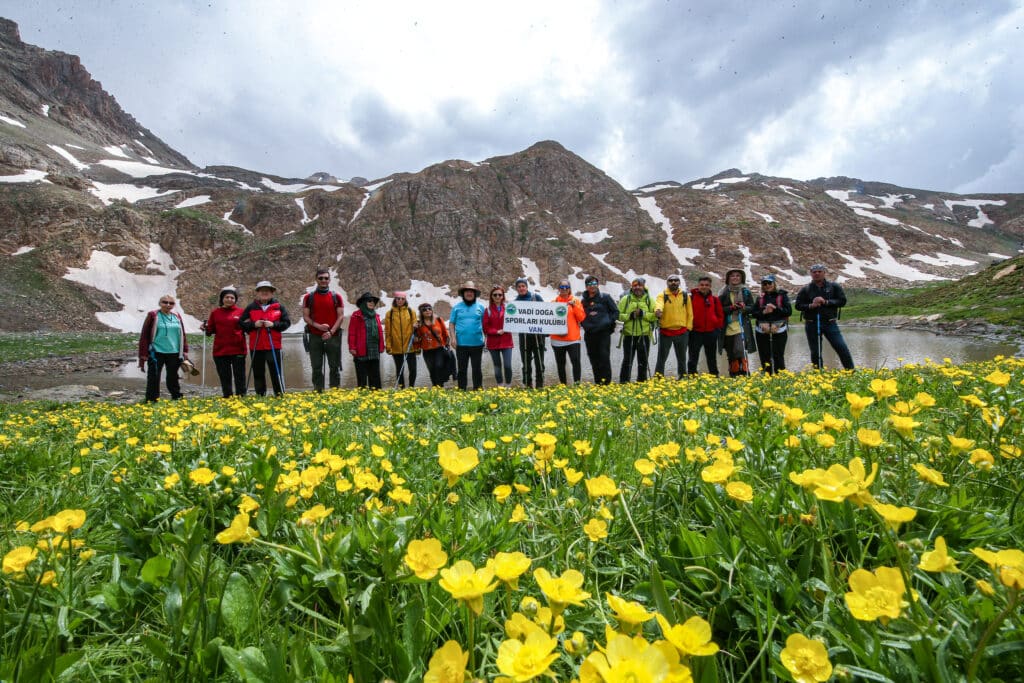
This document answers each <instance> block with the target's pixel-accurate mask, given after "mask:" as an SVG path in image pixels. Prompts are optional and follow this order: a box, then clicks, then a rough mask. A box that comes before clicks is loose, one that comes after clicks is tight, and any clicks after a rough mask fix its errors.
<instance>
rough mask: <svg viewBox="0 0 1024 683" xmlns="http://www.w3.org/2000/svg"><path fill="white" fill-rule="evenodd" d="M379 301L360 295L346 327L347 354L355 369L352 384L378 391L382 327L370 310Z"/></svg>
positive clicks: (375, 298)
mask: <svg viewBox="0 0 1024 683" xmlns="http://www.w3.org/2000/svg"><path fill="white" fill-rule="evenodd" d="M379 303H380V299H379V298H377V297H375V296H374V295H372V294H370V293H369V292H364V293H363V295H362V296H360V297H359V300H358V301H356V311H355V313H353V314H352V320H351V321H350V322H349V324H348V351H349V353H351V354H352V358H353V360H354V361H355V366H356V385H357V386H359V387H368V388H370V389H380V388H381V383H380V354H382V353H384V326H383V325H381V324H380V316H379V315H377V313H376V311H374V309H375V308H376V307H377V304H379Z"/></svg>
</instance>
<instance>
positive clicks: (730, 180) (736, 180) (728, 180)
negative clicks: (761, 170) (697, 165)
mask: <svg viewBox="0 0 1024 683" xmlns="http://www.w3.org/2000/svg"><path fill="white" fill-rule="evenodd" d="M748 180H750V178H748V177H746V176H744V177H742V178H719V179H718V180H716V181H715V182H716V183H728V184H732V183H745V182H747V181H748Z"/></svg>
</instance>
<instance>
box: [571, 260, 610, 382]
mask: <svg viewBox="0 0 1024 683" xmlns="http://www.w3.org/2000/svg"><path fill="white" fill-rule="evenodd" d="M584 283H585V285H586V290H585V291H584V292H583V296H582V297H581V298H580V305H581V306H582V307H583V316H584V317H583V320H582V322H580V327H582V328H583V330H584V333H583V343H584V344H586V346H587V359H588V360H589V361H590V369H591V370H592V371H593V373H594V382H596V383H597V384H611V381H612V332H614V331H615V322H616V321H617V320H618V319H619V307H618V306H617V305H616V304H615V299H613V298H612V297H611V296H609V295H608V294H605V293H604V292H602V291H601V290H600V289H598V285H599V280H598V279H597V277H595V276H593V275H588V276H587V278H586V280H584Z"/></svg>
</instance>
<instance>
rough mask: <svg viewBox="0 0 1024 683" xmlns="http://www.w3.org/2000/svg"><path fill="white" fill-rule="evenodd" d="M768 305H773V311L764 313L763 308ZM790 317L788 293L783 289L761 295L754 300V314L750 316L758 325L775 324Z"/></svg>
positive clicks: (791, 307)
mask: <svg viewBox="0 0 1024 683" xmlns="http://www.w3.org/2000/svg"><path fill="white" fill-rule="evenodd" d="M768 304H775V310H774V311H772V312H771V313H765V311H764V307H765V306H767V305H768ZM791 315H793V306H792V305H790V303H789V293H788V292H786V290H784V289H779V290H778V291H775V292H772V293H771V294H764V293H762V294H761V296H759V297H757V298H756V299H754V312H753V313H752V314H751V316H752V317H754V318H756V319H757V321H758V322H759V323H777V322H779V321H780V320H786V319H787V318H788V317H789V316H791Z"/></svg>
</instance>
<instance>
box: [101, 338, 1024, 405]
mask: <svg viewBox="0 0 1024 683" xmlns="http://www.w3.org/2000/svg"><path fill="white" fill-rule="evenodd" d="M842 331H843V336H844V337H845V338H846V343H847V345H848V346H849V347H850V351H851V353H852V354H853V360H854V363H856V365H857V366H858V367H869V368H883V367H897V366H899V365H901V364H902V365H906V364H908V363H924V362H925V361H926V360H927V359H931V360H932V361H934V362H936V363H941V362H942V360H943V359H944V358H949V359H951V360H952V361H953V362H954V363H966V362H972V361H983V360H990V359H992V358H994V357H995V356H997V355H1004V356H1012V355H1014V354H1016V353H1018V352H1019V349H1018V348H1017V347H1016V346H1013V345H1010V344H1000V343H996V342H991V341H985V340H978V339H972V338H967V337H955V336H949V335H938V334H934V333H932V332H923V331H919V330H898V329H891V328H869V327H850V326H843V327H842ZM618 341H619V336H618V334H616V335H614V336H613V337H612V377H613V379H615V380H617V379H618V376H619V365H620V363H621V361H622V350H621V349H618V348H616V345H617V344H618ZM211 351H212V343H209V344H207V353H208V354H209V353H210V352H211ZM201 355H202V354H201V353H200V348H198V347H197V348H193V352H192V354H191V357H192V358H193V360H194V362H195V363H196V367H201V363H200V357H201ZM580 355H581V358H582V370H583V381H584V382H590V381H592V380H593V374H592V372H591V368H590V363H589V361H588V360H587V353H586V348H581V349H580ZM824 357H825V365H826V366H827V367H832V368H838V367H841V366H840V363H839V361H838V359H837V358H836V355H835V353H834V352H833V351H832V349H831V347H829V345H828V343H827V342H825V344H824ZM656 359H657V347H656V346H654V347H652V348H651V354H650V363H649V364H650V368H651V370H653V369H654V362H655V360H656ZM544 362H545V375H544V376H545V379H544V383H545V384H556V383H557V382H558V374H557V371H556V369H555V358H554V353H552V351H551V347H550V345H549V346H548V350H547V355H546V356H545V361H544ZM810 362H811V357H810V352H809V351H808V349H807V341H806V338H805V337H804V334H803V328H802V326H795V327H793V328H791V330H790V334H789V341H788V343H787V346H786V367H787V368H788V369H790V370H794V371H797V370H801V369H804V368H807V367H809V366H810ZM567 365H568V362H567ZM750 365H751V367H752V368H754V367H756V365H757V360H756V354H754V357H753V358H751V364H750ZM699 368H700V370H701V372H704V371H705V370H706V368H705V364H704V358H703V355H702V356H701V362H700V366H699ZM718 369H719V372H720V373H721V374H728V373H727V369H728V363H727V361H726V360H725V354H721V355H719V356H718ZM417 370H418V373H417V378H416V386H421V387H429V386H430V379H429V377H428V374H427V372H426V369H425V368H424V367H423V363H422V361H421V362H419V363H418V364H417ZM512 371H513V376H514V377H515V381H514V382H513V386H521V385H522V369H521V366H520V363H519V351H518V349H515V350H513V352H512ZM567 371H568V374H569V377H570V381H571V377H572V370H571V367H569V368H567ZM665 372H666V374H667V375H668V376H670V377H674V376H675V375H676V372H677V371H676V362H675V356H674V355H672V354H669V360H668V363H667V364H666V368H665ZM284 373H285V387H286V390H287V391H307V390H310V389H312V388H313V385H312V382H311V380H310V369H309V357H308V356H307V355H306V353H305V351H303V349H302V339H301V337H299V336H298V335H288V336H285V341H284ZM633 373H634V377H635V373H636V368H635V365H634V369H633ZM120 374H121V376H122V377H124V378H139V379H141V378H143V376H144V375H143V373H142V372H140V371H139V369H138V367H136V366H135V365H134V364H132V365H129V366H125V367H124V368H122V370H121V372H120ZM483 374H484V386H485V387H491V386H494V384H495V382H494V370H493V366H492V364H491V358H490V354H489V353H488V352H487V351H484V359H483ZM381 377H382V380H383V384H384V386H385V388H387V387H393V386H394V385H395V366H394V362H393V360H392V358H391V357H390V356H385V357H384V358H382V359H381ZM186 381H187V382H188V383H189V384H192V385H199V384H200V383H201V377H189V378H187V380H186ZM341 381H342V386H344V387H354V386H355V384H356V379H355V370H354V369H353V364H352V359H351V357H349V356H348V355H347V353H346V357H345V358H344V360H343V372H342V379H341ZM268 385H269V382H268ZM452 385H453V383H452V382H449V383H448V384H447V385H446V386H452ZM206 386H207V387H210V388H211V391H212V392H213V393H216V391H213V390H214V389H216V390H219V386H220V385H219V383H218V380H217V371H216V370H215V369H214V365H213V359H212V356H211V357H209V358H207V362H206Z"/></svg>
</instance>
